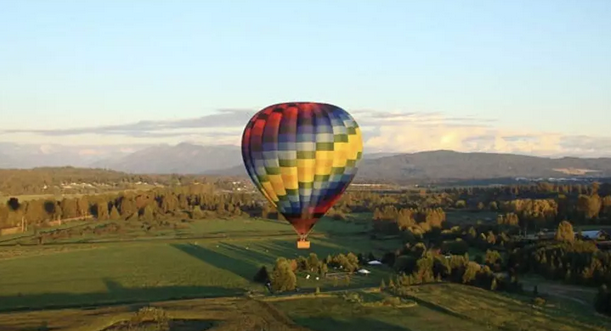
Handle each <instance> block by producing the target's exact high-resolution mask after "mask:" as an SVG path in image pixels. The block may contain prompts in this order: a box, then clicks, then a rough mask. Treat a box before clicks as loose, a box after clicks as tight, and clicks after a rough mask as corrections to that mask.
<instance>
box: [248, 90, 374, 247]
mask: <svg viewBox="0 0 611 331" xmlns="http://www.w3.org/2000/svg"><path fill="white" fill-rule="evenodd" d="M362 151H363V141H362V138H361V131H360V129H359V126H358V124H357V123H356V121H355V120H354V119H353V118H352V116H350V114H348V113H347V112H346V111H345V110H343V109H341V108H339V107H337V106H333V105H329V104H323V103H309V102H294V103H282V104H276V105H272V106H269V107H267V108H265V109H263V110H261V111H259V112H258V113H257V114H255V115H254V116H253V117H252V118H251V119H250V121H249V122H248V124H247V125H246V128H245V129H244V133H243V136H242V157H243V160H244V165H245V167H246V170H247V171H248V174H249V175H250V177H251V179H252V181H253V182H254V184H255V186H256V187H257V188H258V189H259V191H261V193H262V194H263V195H264V196H265V197H266V198H267V199H268V200H269V201H270V202H271V203H272V205H273V206H274V207H275V208H276V209H277V210H278V212H279V213H281V214H282V215H283V216H284V217H285V218H286V219H287V220H288V221H289V222H290V223H291V224H292V225H293V227H294V228H295V230H296V231H297V233H298V234H299V235H300V237H302V239H304V238H305V237H306V236H307V234H308V233H309V231H310V230H311V229H312V227H313V226H314V224H315V223H316V221H318V219H319V218H321V217H322V216H323V215H324V214H325V213H326V212H327V211H328V210H329V208H331V206H333V204H334V203H335V202H336V201H337V200H338V199H339V198H340V196H341V195H342V193H343V192H344V191H345V190H346V188H347V187H348V185H349V184H350V182H352V180H353V178H354V176H355V175H356V171H357V166H358V163H359V161H360V159H361V156H362Z"/></svg>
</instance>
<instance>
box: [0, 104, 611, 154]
mask: <svg viewBox="0 0 611 331" xmlns="http://www.w3.org/2000/svg"><path fill="white" fill-rule="evenodd" d="M255 112H256V111H255V110H250V109H221V110H218V111H217V112H215V113H213V114H210V115H206V116H202V117H199V118H188V119H180V120H167V121H140V122H137V123H130V124H121V125H108V126H95V125H92V126H89V127H80V128H66V129H61V130H27V129H14V130H4V131H0V141H5V142H16V143H46V144H48V143H56V144H65V145H105V146H108V145H126V144H132V145H150V144H161V143H168V144H177V143H180V142H184V141H188V142H192V143H199V144H233V145H238V144H239V143H240V136H241V133H242V129H243V126H244V124H245V123H246V122H247V121H248V120H249V119H250V118H251V117H252V115H254V114H255ZM350 113H351V114H352V115H353V116H354V117H355V119H356V120H357V122H358V123H359V125H360V126H361V128H362V130H363V139H364V143H365V149H366V151H367V152H407V153H409V152H418V151H425V150H439V149H447V150H455V151H461V152H498V153H516V154H527V155H539V156H552V157H558V156H586V157H601V156H611V136H609V137H594V136H583V135H580V136H574V135H566V134H562V133H560V132H531V131H525V130H522V129H520V128H508V127H503V126H500V125H498V123H496V121H495V120H493V119H485V118H476V117H451V116H446V115H445V114H444V113H441V112H384V111H373V110H354V111H350ZM86 153H95V150H91V147H88V150H87V152H86Z"/></svg>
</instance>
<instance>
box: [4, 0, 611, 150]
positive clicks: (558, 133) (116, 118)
mask: <svg viewBox="0 0 611 331" xmlns="http://www.w3.org/2000/svg"><path fill="white" fill-rule="evenodd" d="M609 17H611V1H608V0H591V1H561V0H554V1H542V0H540V1H458V0H456V1H399V0H397V1H354V0H352V1H339V0H338V1H237V0H236V1H135V0H133V1H2V0H0V115H1V117H0V141H8V142H19V143H41V142H53V143H61V144H73V145H74V144H79V143H87V144H91V143H95V142H97V143H100V144H118V143H120V142H128V143H134V144H142V143H160V142H168V143H176V142H179V141H182V140H193V141H202V143H206V142H207V141H208V142H210V141H214V139H213V140H210V139H212V138H213V137H214V134H213V133H210V132H208V131H210V129H209V128H206V125H203V126H202V128H201V130H200V131H198V128H193V127H191V128H188V130H187V129H185V130H183V131H180V130H178V129H176V128H173V129H172V130H174V131H167V130H166V131H165V133H166V134H165V135H157V136H155V138H152V136H151V135H149V136H148V138H147V137H143V136H142V135H139V136H138V135H131V134H129V133H128V134H123V135H119V134H108V132H105V131H104V130H99V132H95V133H82V132H81V133H78V134H75V133H74V132H73V131H69V132H68V131H64V132H63V133H62V132H61V131H57V130H67V129H79V128H94V127H104V126H113V125H114V126H117V125H126V128H133V125H132V124H133V123H135V122H138V121H156V122H155V123H164V122H167V121H174V122H176V121H178V122H181V123H182V122H184V121H187V122H188V120H189V119H197V118H202V117H203V118H204V119H205V118H207V117H206V116H211V115H213V114H215V113H216V111H217V110H219V109H225V110H232V111H233V110H236V113H235V116H243V117H244V118H245V119H247V117H248V116H246V115H239V114H242V113H241V112H240V111H238V110H245V111H246V113H248V112H252V111H255V110H258V109H260V108H263V107H265V106H267V105H269V104H273V103H276V102H282V101H293V100H308V101H324V102H329V103H333V104H336V105H338V106H340V107H342V108H345V109H346V110H348V111H349V112H355V118H357V120H358V121H359V122H360V124H361V125H362V126H365V127H367V129H368V130H369V131H368V133H367V135H366V139H367V141H366V146H370V147H371V148H372V150H373V149H389V150H404V151H416V150H424V149H437V148H446V147H447V148H450V149H457V150H461V149H462V150H482V151H508V152H524V153H534V154H537V153H539V154H550V155H552V154H563V153H564V154H583V155H594V154H601V153H602V154H605V155H606V154H609V155H611V134H610V133H609V130H608V127H609V123H611V42H610V41H611V20H610V19H609ZM362 110H367V111H370V113H366V112H360V111H362ZM378 112H379V113H384V114H394V115H395V116H397V117H398V118H400V119H402V120H401V121H399V120H397V121H391V122H390V123H389V122H380V121H376V116H372V114H376V113H378ZM231 114H234V113H231ZM248 114H250V113H248ZM232 116H233V115H232ZM240 119H241V117H240ZM422 119H424V122H423V120H422ZM239 123H241V122H240V121H237V124H233V126H229V125H227V126H226V127H227V130H228V131H227V132H234V131H235V132H236V136H237V134H239V130H240V129H241V128H240V125H239ZM427 125H428V126H427ZM217 126H218V127H222V126H219V125H217ZM474 128H476V129H474ZM15 130H17V131H15ZM41 130H43V131H41ZM148 130H149V131H147V132H148V133H154V132H152V131H150V130H151V129H148ZM94 131H96V130H94V129H92V130H91V132H94ZM213 131H214V130H213ZM218 131H219V129H217V130H216V131H215V132H218ZM206 132H208V133H206ZM157 133H159V132H157ZM505 137H509V138H507V139H505ZM516 137H530V138H525V139H518V138H516ZM199 138H201V139H199ZM228 139H229V138H228ZM231 139H234V140H235V137H234V138H231ZM231 139H229V140H227V141H228V142H230V143H231V142H233V141H234V140H231ZM423 139H427V142H426V143H422V140H423ZM499 139H501V140H502V141H500V140H499ZM429 140H430V141H429ZM397 141H400V142H401V143H397V145H396V146H391V144H393V143H396V142H397ZM474 141H476V142H477V141H480V142H481V141H483V143H478V144H475V145H474V144H473V142H474ZM516 141H518V143H519V144H518V143H516ZM578 141H579V142H581V145H580V147H579V148H578V149H575V148H573V149H571V148H569V147H567V146H572V145H575V144H576V143H577V142H578ZM584 141H586V142H587V143H583V142H584ZM545 144H547V145H545ZM584 144H585V145H584ZM406 145H407V147H406ZM543 145H545V146H543ZM542 146H543V147H544V148H543V147H542Z"/></svg>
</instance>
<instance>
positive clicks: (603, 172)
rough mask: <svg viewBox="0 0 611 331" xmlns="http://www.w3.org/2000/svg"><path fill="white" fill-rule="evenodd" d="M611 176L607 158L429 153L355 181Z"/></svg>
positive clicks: (363, 170)
mask: <svg viewBox="0 0 611 331" xmlns="http://www.w3.org/2000/svg"><path fill="white" fill-rule="evenodd" d="M209 173H213V174H217V175H226V176H228V175H232V176H238V175H246V172H245V170H244V167H243V166H242V165H241V164H240V165H238V166H235V167H231V168H227V169H221V170H215V171H212V172H209ZM571 176H596V177H610V176H611V158H598V159H583V158H573V157H565V158H560V159H552V158H543V157H535V156H525V155H515V154H495V153H459V152H454V151H445V150H441V151H431V152H419V153H412V154H399V155H392V156H382V157H377V158H365V159H364V160H363V161H362V162H361V164H360V166H359V171H358V174H357V177H356V179H355V181H381V182H431V183H434V182H441V181H448V180H458V181H460V180H473V179H494V178H515V177H525V178H539V177H543V178H550V177H554V178H560V177H571Z"/></svg>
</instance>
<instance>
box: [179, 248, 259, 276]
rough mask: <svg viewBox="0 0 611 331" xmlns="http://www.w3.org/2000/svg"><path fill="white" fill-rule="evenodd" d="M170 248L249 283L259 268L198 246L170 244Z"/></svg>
mask: <svg viewBox="0 0 611 331" xmlns="http://www.w3.org/2000/svg"><path fill="white" fill-rule="evenodd" d="M172 247H174V248H176V249H179V250H181V251H183V252H185V253H187V254H189V255H191V256H193V257H195V258H197V259H199V260H201V261H203V262H205V263H208V264H210V265H213V266H215V267H217V268H219V269H224V270H227V271H229V272H231V273H234V274H236V275H238V276H240V277H242V278H244V279H246V280H249V281H252V279H253V277H254V276H255V273H256V272H257V270H259V267H260V266H258V265H256V264H253V263H250V262H248V261H244V260H240V259H236V258H233V257H231V256H228V255H225V254H222V253H219V252H215V251H213V250H211V249H208V248H204V247H202V246H198V245H193V244H172ZM245 251H246V250H245ZM246 252H248V251H246ZM259 258H260V259H262V257H258V259H259Z"/></svg>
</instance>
